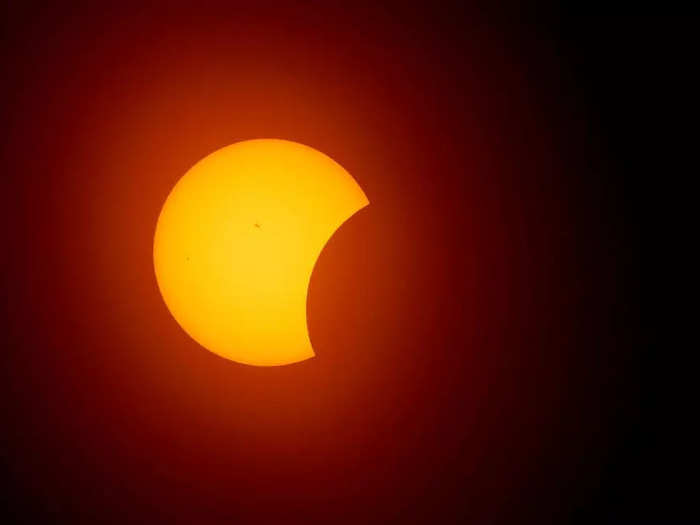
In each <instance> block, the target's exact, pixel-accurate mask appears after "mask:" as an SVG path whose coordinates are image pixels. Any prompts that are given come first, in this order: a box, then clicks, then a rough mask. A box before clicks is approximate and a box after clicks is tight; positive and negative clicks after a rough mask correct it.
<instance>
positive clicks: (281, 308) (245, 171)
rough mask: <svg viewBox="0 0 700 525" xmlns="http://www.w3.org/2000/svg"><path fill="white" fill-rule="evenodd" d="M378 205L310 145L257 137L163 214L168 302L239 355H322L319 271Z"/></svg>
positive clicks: (186, 180)
mask: <svg viewBox="0 0 700 525" xmlns="http://www.w3.org/2000/svg"><path fill="white" fill-rule="evenodd" d="M368 204H369V201H368V199H367V197H366V196H365V194H364V192H363V191H362V189H361V188H360V186H359V185H358V184H357V182H356V181H355V179H354V178H353V177H352V176H351V175H350V174H349V173H348V172H347V171H345V169H343V167H342V166H340V165H339V164H338V163H337V162H335V161H334V160H333V159H331V158H330V157H328V156H327V155H324V154H323V153H321V152H319V151H317V150H315V149H313V148H311V147H309V146H305V145H302V144H298V143H296V142H290V141H287V140H279V139H256V140H248V141H244V142H238V143H236V144H232V145H230V146H227V147H225V148H222V149H220V150H217V151H215V152H214V153H212V154H210V155H208V156H206V157H205V158H203V159H202V160H200V161H199V162H198V163H197V164H195V165H194V166H193V167H192V168H191V169H190V170H189V171H188V172H187V173H185V175H184V176H183V177H182V178H181V179H180V180H179V181H178V182H177V184H176V185H175V186H174V187H173V189H172V191H171V192H170V194H169V195H168V197H167V199H166V201H165V204H164V205H163V208H162V210H161V212H160V216H159V217H158V222H157V225H156V230H155V237H154V242H153V263H154V267H155V274H156V280H157V282H158V287H159V289H160V292H161V295H162V296H163V299H164V301H165V304H166V305H167V307H168V309H169V310H170V313H171V314H172V315H173V317H174V318H175V320H176V321H177V322H178V323H179V325H180V326H181V327H182V328H183V329H184V330H185V332H187V333H188V334H189V335H190V336H191V337H192V338H193V339H194V340H195V341H197V342H198V343H199V344H201V345H202V346H203V347H205V348H206V349H208V350H210V351H211V352H214V353H216V354H218V355H220V356H222V357H225V358H227V359H230V360H232V361H237V362H239V363H245V364H250V365H259V366H274V365H284V364H289V363H294V362H297V361H302V360H304V359H308V358H310V357H313V356H314V351H313V348H312V347H311V341H310V339H309V333H308V329H307V324H306V297H307V292H308V286H309V280H310V278H311V272H312V271H313V267H314V265H315V263H316V260H317V259H318V256H319V254H320V253H321V250H322V249H323V247H324V245H325V244H326V242H327V241H328V239H329V238H330V237H331V236H332V235H333V233H334V232H335V231H336V230H337V229H338V227H339V226H340V225H341V224H342V223H343V222H345V221H346V220H347V219H348V218H350V217H351V216H352V215H353V214H354V213H356V212H357V211H358V210H360V209H362V208H363V207H365V206H367V205H368Z"/></svg>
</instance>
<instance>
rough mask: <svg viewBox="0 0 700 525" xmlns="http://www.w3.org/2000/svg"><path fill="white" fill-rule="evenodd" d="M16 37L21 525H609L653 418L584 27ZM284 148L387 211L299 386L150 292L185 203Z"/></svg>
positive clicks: (38, 25) (434, 12) (13, 129)
mask: <svg viewBox="0 0 700 525" xmlns="http://www.w3.org/2000/svg"><path fill="white" fill-rule="evenodd" d="M4 20H5V27H4V37H5V38H4V44H3V62H4V70H5V71H4V80H5V86H6V87H5V92H4V94H3V95H4V99H3V103H2V108H3V126H4V135H5V137H4V141H3V148H2V160H3V181H2V184H3V186H2V192H3V197H4V198H5V199H6V200H7V202H6V204H5V205H4V207H3V215H5V217H3V221H4V222H5V226H7V233H8V240H7V242H6V243H5V244H4V246H5V250H4V252H5V253H4V256H3V258H2V259H3V265H4V266H3V278H4V280H5V282H4V284H3V286H4V287H5V290H6V291H5V293H4V296H5V298H6V302H5V305H4V306H5V309H6V310H5V312H4V316H5V317H4V325H5V328H4V330H3V338H4V342H5V352H4V354H3V360H4V361H3V365H4V366H3V374H4V375H3V377H2V380H3V387H4V389H5V390H6V394H5V395H4V396H3V397H4V400H3V401H4V403H3V408H4V409H5V410H4V412H3V418H4V423H5V427H6V430H5V431H4V433H3V462H4V465H5V473H6V475H7V476H6V479H7V480H8V486H9V487H11V488H10V489H9V490H8V491H7V492H6V496H5V497H6V508H7V509H8V513H9V515H11V516H14V517H15V518H16V519H17V520H18V521H22V520H26V521H30V520H32V519H38V520H40V521H42V522H47V523H49V522H50V523H59V522H60V523H64V522H65V523H146V522H154V521H155V522H162V523H224V522H230V523H267V522H272V521H273V520H284V521H287V522H291V523H296V522H307V523H316V522H318V523H375V522H376V523H387V522H394V521H396V522H402V523H412V522H421V523H422V522H425V523H438V522H443V523H446V522H447V523H452V522H460V521H462V520H467V521H468V522H470V523H494V522H508V523H510V522H512V523H524V522H528V521H530V520H532V521H533V522H538V523H563V522H567V521H568V520H571V521H576V520H579V519H581V520H583V521H584V522H590V521H588V520H590V519H593V521H596V519H597V518H601V516H598V515H596V512H598V511H600V510H601V509H602V510H603V511H606V510H608V507H606V506H605V505H604V504H601V503H600V502H601V501H603V500H604V499H605V498H606V497H608V496H609V494H610V487H608V486H606V485H605V481H604V480H603V477H604V475H605V473H606V472H607V470H606V469H607V468H608V467H606V465H609V464H610V462H611V461H613V459H614V458H615V457H616V456H615V454H616V451H617V450H618V447H620V446H621V445H620V444H621V443H623V442H624V440H625V439H626V438H627V436H628V434H629V432H628V430H629V429H628V426H625V425H629V424H631V423H629V422H630V421H634V420H635V418H636V417H637V415H638V412H639V408H638V400H637V398H636V397H635V396H636V392H637V389H638V385H637V380H636V376H635V375H634V370H635V369H636V368H635V366H636V365H635V361H634V355H635V352H637V350H638V349H639V346H638V342H639V340H638V339H637V338H635V337H634V336H633V335H632V333H631V332H630V329H629V326H630V325H631V324H634V323H636V322H637V317H636V315H637V308H636V301H637V300H638V296H637V288H636V286H637V279H638V274H637V270H636V267H635V266H634V257H633V249H634V247H635V246H636V244H635V243H636V241H637V237H636V234H635V233H634V226H633V221H632V219H630V218H629V217H628V215H629V213H631V211H630V210H631V207H630V205H629V202H628V201H627V199H628V196H626V195H625V192H624V191H621V189H623V188H624V187H625V180H624V179H622V178H621V177H617V178H616V177H615V169H616V168H615V166H614V165H613V161H614V159H613V158H612V156H611V155H610V154H609V152H608V151H607V150H606V149H605V147H606V145H607V144H608V143H607V142H606V141H605V139H604V138H601V136H600V135H599V133H600V132H601V130H603V129H604V124H605V123H604V122H601V121H599V120H597V119H598V118H599V116H600V114H599V112H597V111H598V110H597V109H596V107H594V102H595V100H594V99H593V98H592V97H591V95H590V93H591V92H592V91H591V87H590V85H586V84H585V83H582V82H581V79H582V77H581V76H580V71H581V70H580V69H577V67H578V66H577V63H576V62H575V59H577V58H578V59H581V57H584V56H585V53H580V52H578V51H579V48H577V47H576V46H575V45H574V46H573V47H572V46H571V43H570V42H569V43H568V44H567V41H566V37H567V36H568V35H563V33H564V32H565V31H564V30H563V29H562V28H561V27H559V26H557V24H553V23H551V21H549V22H548V21H540V23H539V24H535V23H528V22H518V23H516V22H515V21H510V22H507V21H504V20H503V19H500V18H498V19H497V18H494V17H493V16H487V15H485V14H483V13H477V12H476V11H470V12H465V11H463V10H457V9H451V10H438V9H430V10H429V9H426V8H412V7H410V6H402V7H401V8H400V9H399V8H397V9H389V8H382V9H380V8H375V9H362V8H357V7H354V8H352V9H348V8H340V7H339V8H329V7H326V6H324V5H323V4H320V3H319V4H315V5H310V6H306V7H301V6H290V5H287V6H282V5H275V6H274V7H266V8H262V7H261V8H253V7H252V6H251V5H247V4H246V5H235V6H234V5H232V6H229V7H227V8H215V9H208V8H207V9H202V8H192V9H179V8H178V9H175V8H174V7H172V6H171V7H169V8H168V7H163V8H160V9H143V8H141V9H128V8H126V7H120V8H107V7H104V6H102V7H100V8H93V9H78V10H72V11H68V10H65V9H48V8H42V9H38V8H24V9H19V8H11V9H10V8H6V9H5V16H4ZM567 45H569V47H567ZM598 52H599V54H600V56H603V55H604V53H603V52H602V51H601V50H598ZM579 66H580V64H579ZM581 67H584V66H581ZM598 109H599V108H598ZM258 137H277V138H285V139H289V140H294V141H298V142H302V143H305V144H308V145H311V146H313V147H314V148H317V149H319V150H320V151H323V152H325V153H327V154H328V155H330V156H331V157H333V158H334V159H335V160H337V161H338V162H339V163H340V164H342V165H343V166H344V167H345V168H346V169H347V170H348V171H349V172H350V173H352V174H353V176H354V177H355V178H356V179H357V181H358V182H359V184H360V185H361V186H362V188H363V189H364V190H365V192H366V194H367V196H368V197H369V199H370V201H371V205H370V206H369V207H367V208H366V209H364V210H362V211H361V212H360V213H359V214H357V215H356V216H355V217H354V218H353V219H352V220H350V221H349V222H347V223H346V224H345V225H344V226H343V227H342V228H341V229H340V230H339V231H338V232H337V233H336V235H335V236H334V237H333V238H332V239H331V241H330V242H329V243H328V245H327V246H326V248H325V250H324V252H323V253H322V254H321V257H320V259H319V261H318V264H317V266H316V268H315V270H314V274H313V276H312V280H311V286H310V292H309V299H308V322H309V330H310V334H311V339H312V342H313V344H314V347H315V349H316V352H317V357H316V358H314V359H312V360H309V361H306V362H303V363H300V364H296V365H292V366H286V367H279V368H255V367H248V366H244V365H239V364H236V363H233V362H229V361H226V360H223V359H221V358H219V357H217V356H215V355H214V354H211V353H209V352H207V351H205V350H204V349H202V348H201V347H199V346H198V345H197V344H196V343H195V342H194V341H192V340H191V339H189V338H188V336H187V335H186V334H185V333H184V332H183V331H182V330H181V329H180V328H179V327H178V325H177V324H176V323H175V321H174V320H173V319H172V317H171V316H170V315H169V313H168V311H167V309H166V307H165V305H164V303H163V301H162V300H161V298H160V295H159V293H158V290H157V287H156V283H155V279H154V274H153V268H152V261H151V249H152V238H153V232H154V227H155V221H156V218H157V214H158V213H159V210H160V207H161V205H162V203H163V202H164V199H165V197H166V196H167V194H168V192H169V190H170V188H171V187H172V185H173V184H174V183H175V182H176V181H177V180H178V178H179V177H180V176H181V175H182V174H183V173H184V172H185V171H186V170H187V169H188V168H189V167H190V166H191V165H192V164H193V163H195V162H196V161H197V160H199V159H200V158H202V157H203V156H205V155H206V154H208V153H210V152H211V151H213V150H215V149H218V148H220V147H223V146H225V145H227V144H231V143H233V142H236V141H239V140H245V139H250V138H258ZM270 329H271V330H274V320H271V326H270ZM601 487H602V488H601ZM606 490H607V491H608V492H605V491H606ZM601 491H602V492H601ZM602 518H606V516H602Z"/></svg>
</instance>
